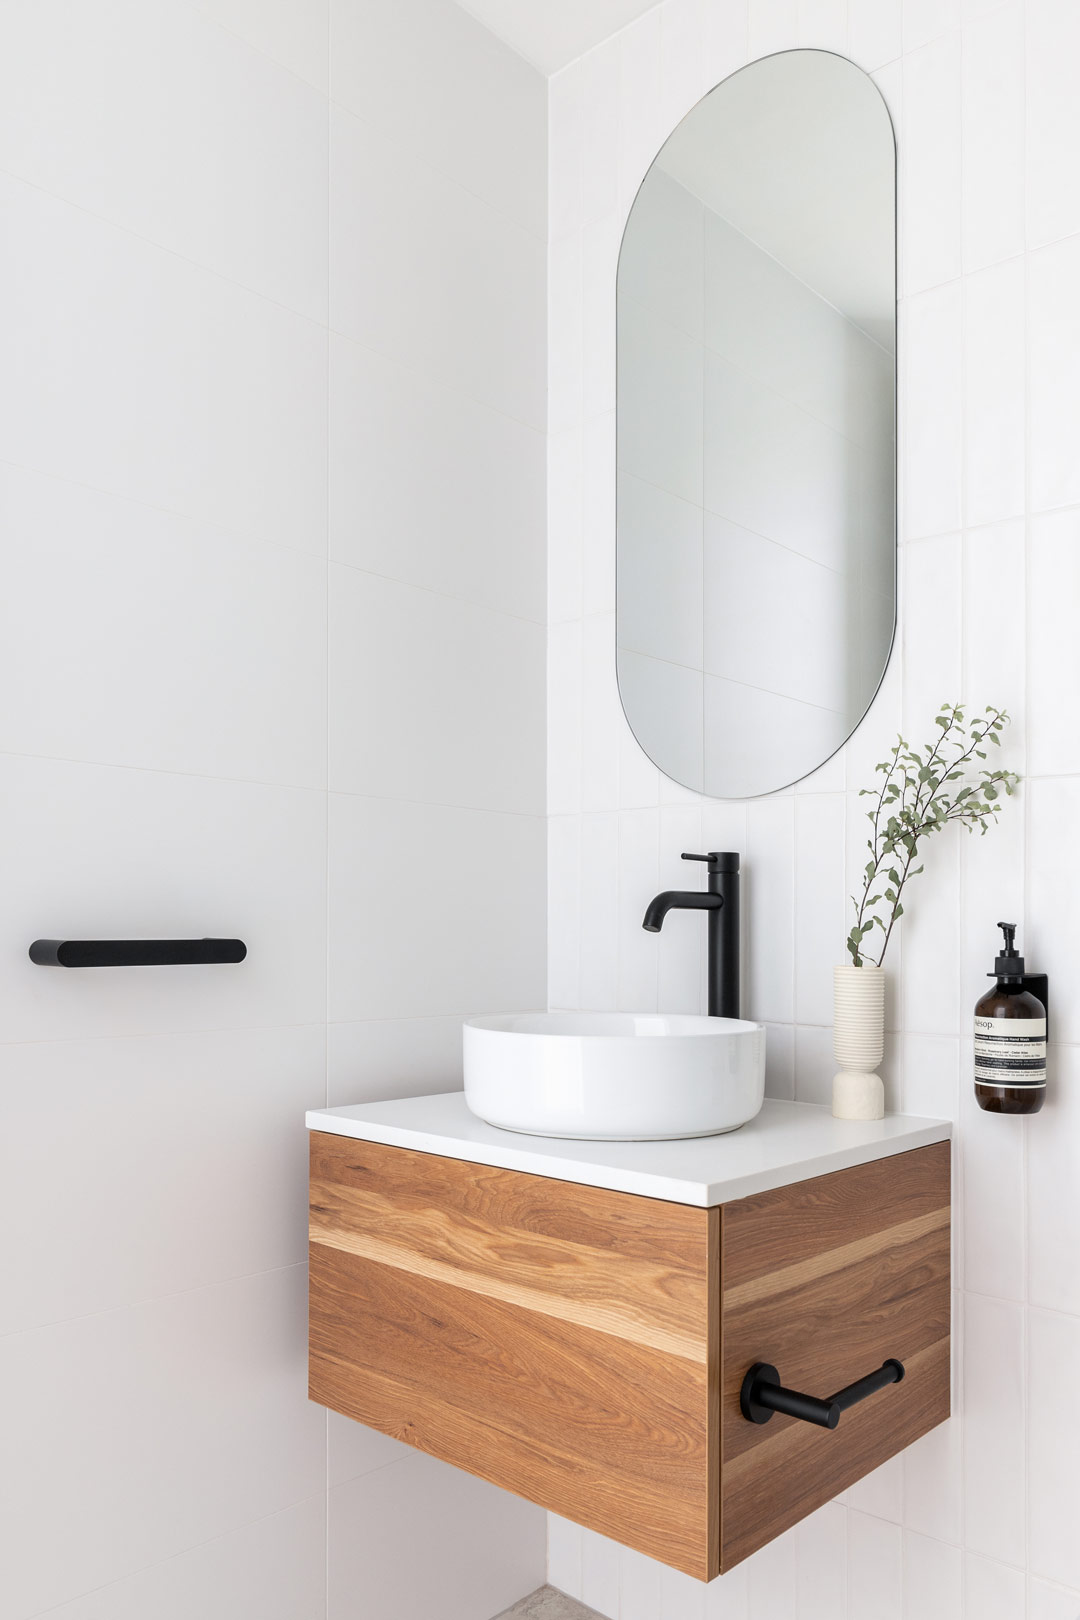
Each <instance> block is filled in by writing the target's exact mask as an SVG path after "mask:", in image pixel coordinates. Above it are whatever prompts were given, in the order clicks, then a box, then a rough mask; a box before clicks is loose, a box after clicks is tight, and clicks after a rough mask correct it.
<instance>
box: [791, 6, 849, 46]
mask: <svg viewBox="0 0 1080 1620" xmlns="http://www.w3.org/2000/svg"><path fill="white" fill-rule="evenodd" d="M847 7H848V0H799V44H800V45H806V46H809V47H810V49H812V50H820V51H838V52H839V53H840V54H841V55H846V54H847V33H848V18H847Z"/></svg>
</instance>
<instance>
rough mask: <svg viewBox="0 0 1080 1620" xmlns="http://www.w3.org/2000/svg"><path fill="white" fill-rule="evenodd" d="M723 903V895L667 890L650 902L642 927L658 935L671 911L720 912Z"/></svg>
mask: <svg viewBox="0 0 1080 1620" xmlns="http://www.w3.org/2000/svg"><path fill="white" fill-rule="evenodd" d="M723 903H724V897H723V895H720V894H703V893H702V892H701V890H700V889H665V890H664V892H663V894H658V895H657V896H656V898H655V900H650V901H649V904H648V906H647V908H646V911H645V920H644V922H643V923H642V925H641V926H642V928H646V929H648V931H649V933H650V934H658V933H659V932H660V930H661V928H662V927H663V926H664V918H665V917H666V916H667V914H668V912H669V911H718V910H719V909H720V907H721V906H722V905H723Z"/></svg>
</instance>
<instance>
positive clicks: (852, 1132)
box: [307, 1091, 952, 1208]
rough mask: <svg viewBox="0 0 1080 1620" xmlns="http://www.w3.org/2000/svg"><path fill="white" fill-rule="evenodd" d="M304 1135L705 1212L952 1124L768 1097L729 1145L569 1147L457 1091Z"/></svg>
mask: <svg viewBox="0 0 1080 1620" xmlns="http://www.w3.org/2000/svg"><path fill="white" fill-rule="evenodd" d="M307 1127H308V1130H310V1131H328V1132H330V1133H331V1134H332V1135H334V1136H354V1137H358V1138H359V1139H360V1140H361V1141H363V1142H384V1143H386V1144H387V1145H388V1146H390V1147H404V1148H412V1149H413V1150H414V1151H415V1152H418V1153H438V1154H441V1155H442V1156H443V1157H444V1158H448V1159H466V1160H469V1161H471V1162H472V1163H474V1164H490V1165H496V1166H498V1167H499V1168H501V1169H503V1170H521V1171H524V1172H525V1173H526V1174H527V1175H533V1176H551V1177H553V1178H554V1179H555V1180H556V1181H576V1182H579V1183H582V1184H584V1185H585V1186H589V1187H607V1188H609V1189H610V1190H612V1191H614V1192H628V1193H638V1194H640V1195H641V1196H642V1197H645V1198H663V1199H666V1200H668V1201H669V1202H670V1203H675V1204H695V1205H697V1206H699V1207H701V1208H708V1207H709V1206H711V1205H713V1204H726V1203H728V1202H729V1201H730V1200H731V1199H733V1198H746V1197H748V1196H749V1195H750V1194H751V1193H759V1192H768V1191H769V1189H770V1188H772V1187H786V1186H788V1185H789V1184H790V1183H791V1182H794V1181H809V1180H810V1178H811V1177H812V1176H823V1175H828V1174H829V1173H830V1172H831V1171H833V1170H849V1169H851V1167H852V1166H853V1165H856V1164H868V1163H869V1162H870V1161H871V1160H873V1159H886V1158H889V1157H890V1156H891V1155H892V1154H894V1153H907V1152H908V1151H909V1150H910V1149H911V1148H919V1147H926V1146H928V1144H929V1143H931V1142H945V1141H948V1139H949V1137H950V1136H951V1134H952V1127H951V1125H950V1124H949V1122H948V1120H941V1119H913V1118H909V1117H908V1116H907V1115H906V1114H888V1115H886V1117H885V1118H884V1119H879V1120H874V1121H871V1122H863V1121H855V1120H842V1119H833V1117H832V1114H831V1113H830V1112H829V1110H828V1108H824V1107H819V1106H817V1105H816V1104H813V1103H797V1102H776V1101H774V1100H773V1099H771V1098H766V1100H765V1106H764V1107H763V1108H762V1110H761V1113H760V1114H759V1115H758V1116H757V1118H756V1119H752V1120H751V1121H750V1123H749V1124H748V1125H743V1126H741V1127H740V1129H739V1130H737V1131H730V1132H728V1134H727V1135H725V1136H700V1137H693V1138H689V1139H686V1140H683V1141H678V1142H574V1141H566V1140H564V1139H562V1138H559V1137H553V1136H522V1135H519V1134H518V1133H517V1132H515V1131H501V1130H497V1129H496V1128H495V1126H494V1125H485V1124H484V1122H483V1120H480V1119H477V1118H476V1116H475V1115H474V1114H470V1112H469V1110H468V1108H466V1106H465V1094H464V1092H461V1091H446V1092H440V1093H439V1094H437V1095H436V1096H433V1097H403V1098H400V1099H399V1100H398V1101H395V1102H378V1103H356V1104H353V1105H352V1106H351V1107H349V1108H313V1109H311V1110H310V1111H309V1113H308V1115H307Z"/></svg>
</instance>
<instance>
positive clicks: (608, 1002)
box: [578, 815, 619, 1012]
mask: <svg viewBox="0 0 1080 1620" xmlns="http://www.w3.org/2000/svg"><path fill="white" fill-rule="evenodd" d="M618 870H619V818H618V817H617V816H615V815H592V816H584V817H583V818H582V822H581V968H580V976H579V990H578V1001H579V1005H580V1006H582V1007H584V1008H588V1009H589V1010H590V1011H592V1012H610V1011H611V1009H612V1008H613V1007H614V1005H615V998H616V996H617V995H618V961H619V958H618V950H619V947H618V937H619V936H618Z"/></svg>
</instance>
